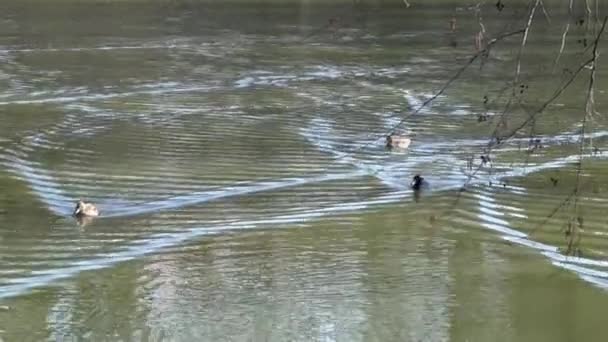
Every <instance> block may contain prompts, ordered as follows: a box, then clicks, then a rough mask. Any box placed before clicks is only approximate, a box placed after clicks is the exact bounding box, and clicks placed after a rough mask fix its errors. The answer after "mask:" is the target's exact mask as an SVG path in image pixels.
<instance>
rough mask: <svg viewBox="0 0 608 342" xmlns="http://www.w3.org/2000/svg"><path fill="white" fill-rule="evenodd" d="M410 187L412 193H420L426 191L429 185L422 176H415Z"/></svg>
mask: <svg viewBox="0 0 608 342" xmlns="http://www.w3.org/2000/svg"><path fill="white" fill-rule="evenodd" d="M410 187H411V188H412V190H414V191H420V190H426V189H428V188H429V187H430V184H429V182H427V181H426V180H425V179H424V178H423V177H422V176H420V175H415V176H414V178H413V179H412V183H411V184H410Z"/></svg>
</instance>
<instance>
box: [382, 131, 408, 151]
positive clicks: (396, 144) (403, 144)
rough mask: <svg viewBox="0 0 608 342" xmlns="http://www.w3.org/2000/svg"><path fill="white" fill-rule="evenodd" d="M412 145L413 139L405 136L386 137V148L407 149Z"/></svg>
mask: <svg viewBox="0 0 608 342" xmlns="http://www.w3.org/2000/svg"><path fill="white" fill-rule="evenodd" d="M411 143H412V139H410V138H408V137H406V136H404V135H393V134H390V135H387V136H386V148H388V149H392V148H400V149H406V148H408V147H409V146H410V144H411Z"/></svg>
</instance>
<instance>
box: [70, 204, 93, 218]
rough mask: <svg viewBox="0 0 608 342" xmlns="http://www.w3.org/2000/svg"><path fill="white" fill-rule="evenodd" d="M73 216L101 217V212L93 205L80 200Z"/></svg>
mask: <svg viewBox="0 0 608 342" xmlns="http://www.w3.org/2000/svg"><path fill="white" fill-rule="evenodd" d="M73 215H74V216H76V217H83V216H99V210H97V208H96V207H95V205H93V204H92V203H86V202H84V201H83V200H79V201H78V203H76V208H74V214H73Z"/></svg>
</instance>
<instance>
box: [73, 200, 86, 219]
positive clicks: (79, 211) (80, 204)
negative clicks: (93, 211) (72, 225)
mask: <svg viewBox="0 0 608 342" xmlns="http://www.w3.org/2000/svg"><path fill="white" fill-rule="evenodd" d="M83 208H84V201H83V200H79V201H78V203H76V207H75V208H74V213H73V214H72V215H74V216H79V215H82V214H83V212H82V209H83Z"/></svg>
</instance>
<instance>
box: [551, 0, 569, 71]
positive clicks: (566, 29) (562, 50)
mask: <svg viewBox="0 0 608 342" xmlns="http://www.w3.org/2000/svg"><path fill="white" fill-rule="evenodd" d="M573 2H574V0H570V3H569V4H568V22H567V23H566V27H565V28H564V33H563V34H562V43H561V45H560V47H559V52H558V53H557V57H555V62H553V71H552V72H555V68H556V67H557V65H558V64H559V59H560V58H561V56H562V53H563V52H564V47H565V46H566V36H567V35H568V31H569V30H570V23H571V22H572V19H573V12H572V3H573Z"/></svg>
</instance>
